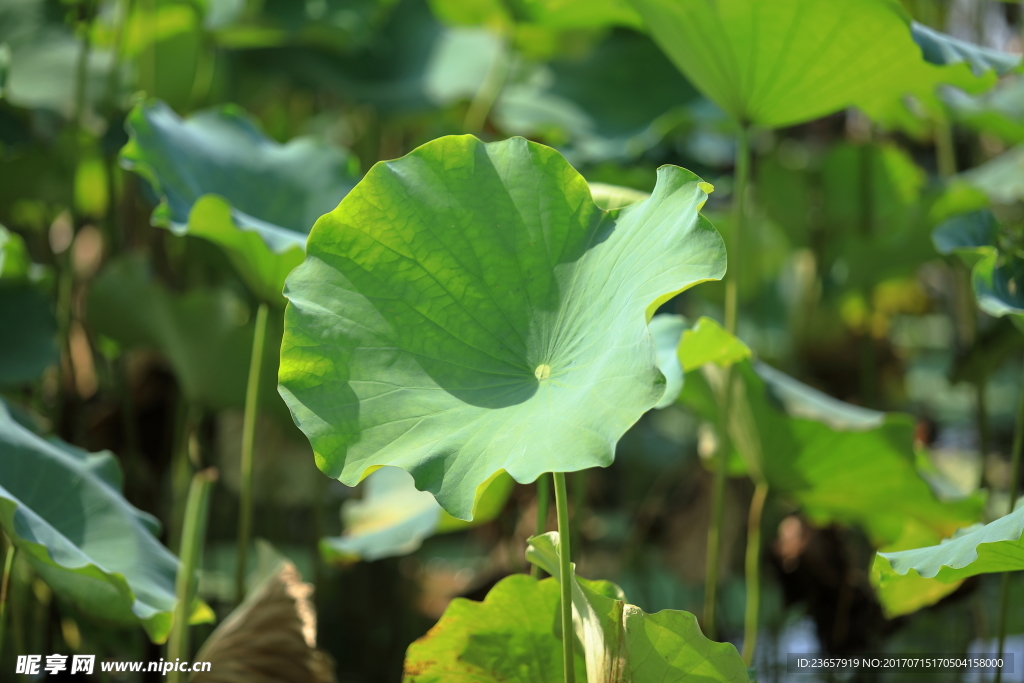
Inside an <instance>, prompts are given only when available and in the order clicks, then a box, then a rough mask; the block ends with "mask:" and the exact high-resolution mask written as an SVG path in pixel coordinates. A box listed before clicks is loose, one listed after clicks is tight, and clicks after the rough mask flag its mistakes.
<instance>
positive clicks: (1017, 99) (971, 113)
mask: <svg viewBox="0 0 1024 683" xmlns="http://www.w3.org/2000/svg"><path fill="white" fill-rule="evenodd" d="M942 100H943V102H944V103H945V105H946V107H947V108H948V109H949V111H950V113H951V115H952V117H953V120H955V121H956V122H957V123H959V124H962V125H964V126H967V127H968V128H972V129H974V130H976V131H979V132H982V133H988V134H989V135H994V136H996V137H997V138H999V139H1000V140H1002V141H1004V142H1007V143H1010V144H1014V145H1015V144H1018V143H1021V142H1024V78H1020V77H1017V78H1009V79H1006V80H1004V81H1003V82H1001V83H1000V84H999V85H998V86H996V87H995V88H993V89H992V90H991V91H989V92H986V93H982V94H980V95H968V94H967V93H965V92H963V91H960V90H957V89H955V88H944V89H943V90H942Z"/></svg>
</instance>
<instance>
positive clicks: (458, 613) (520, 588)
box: [403, 574, 585, 683]
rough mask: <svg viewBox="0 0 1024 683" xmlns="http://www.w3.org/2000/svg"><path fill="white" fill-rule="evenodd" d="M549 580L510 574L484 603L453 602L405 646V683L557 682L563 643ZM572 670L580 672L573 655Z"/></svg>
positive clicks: (554, 592)
mask: <svg viewBox="0 0 1024 683" xmlns="http://www.w3.org/2000/svg"><path fill="white" fill-rule="evenodd" d="M558 604H559V592H558V582H556V581H555V580H554V579H545V580H543V581H539V582H538V581H537V580H536V579H533V578H531V577H530V576H527V575H525V574H513V575H512V576H509V577H507V578H504V579H502V580H501V581H499V582H498V583H497V584H496V585H495V586H494V588H492V589H491V591H490V592H489V593H488V594H487V597H486V598H484V601H483V602H473V601H472V600H466V599H465V598H455V599H454V600H452V601H451V603H450V604H449V605H448V608H447V609H446V610H445V612H444V615H443V616H442V617H441V620H440V621H438V622H437V624H436V625H435V626H434V627H433V628H432V629H430V631H428V632H427V634H426V635H425V636H423V637H422V638H420V639H419V640H417V641H416V642H414V643H413V644H412V645H410V646H409V650H408V651H407V652H406V655H405V676H404V678H403V680H404V681H405V683H450V682H460V683H461V682H465V683H471V682H472V683H490V682H492V681H494V682H495V683H496V682H498V681H500V682H502V683H560V682H561V681H562V644H561V639H560V636H559V633H560V624H559V612H558ZM576 670H577V671H584V670H585V669H584V665H583V659H582V658H581V657H580V656H579V655H577V657H576Z"/></svg>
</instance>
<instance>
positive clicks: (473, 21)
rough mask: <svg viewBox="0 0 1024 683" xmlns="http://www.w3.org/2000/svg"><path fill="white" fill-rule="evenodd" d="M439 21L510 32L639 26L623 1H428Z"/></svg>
mask: <svg viewBox="0 0 1024 683" xmlns="http://www.w3.org/2000/svg"><path fill="white" fill-rule="evenodd" d="M430 6H431V9H433V10H434V13H435V14H436V15H437V16H438V17H440V18H441V20H442V21H445V22H448V23H451V24H456V25H471V26H480V25H483V26H489V27H491V28H494V29H499V30H506V31H507V30H510V29H511V27H512V26H514V25H516V24H528V25H534V26H537V27H544V28H549V29H585V28H603V27H606V26H633V27H639V26H640V17H639V15H638V14H637V13H636V10H634V9H633V8H632V7H630V5H629V2H627V0H515V1H514V2H502V1H501V0H431V3H430Z"/></svg>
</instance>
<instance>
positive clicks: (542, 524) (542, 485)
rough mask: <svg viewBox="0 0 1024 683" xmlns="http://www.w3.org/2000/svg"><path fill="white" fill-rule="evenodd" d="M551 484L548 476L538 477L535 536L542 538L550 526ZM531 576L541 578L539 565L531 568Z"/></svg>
mask: <svg viewBox="0 0 1024 683" xmlns="http://www.w3.org/2000/svg"><path fill="white" fill-rule="evenodd" d="M549 489H550V483H549V480H548V475H546V474H542V475H540V476H539V477H537V525H536V529H535V532H534V535H535V536H540V535H541V534H543V533H544V531H545V530H547V526H548V498H549V497H550V495H551V493H550V490H549ZM530 576H532V577H533V578H535V579H539V578H540V567H538V566H537V565H535V564H534V565H531V566H530Z"/></svg>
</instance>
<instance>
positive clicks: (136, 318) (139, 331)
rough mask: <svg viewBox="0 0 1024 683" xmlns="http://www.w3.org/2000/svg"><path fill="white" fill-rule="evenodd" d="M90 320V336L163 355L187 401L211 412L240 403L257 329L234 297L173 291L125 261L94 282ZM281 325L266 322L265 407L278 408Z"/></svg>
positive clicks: (136, 262)
mask: <svg viewBox="0 0 1024 683" xmlns="http://www.w3.org/2000/svg"><path fill="white" fill-rule="evenodd" d="M87 317H88V320H89V323H90V325H91V327H92V330H93V331H94V332H96V333H97V334H102V335H104V336H106V337H109V338H111V339H113V340H115V341H116V342H118V343H119V344H120V345H121V346H122V347H124V348H146V349H152V350H156V351H160V352H161V353H163V354H164V355H165V356H166V357H167V360H168V361H169V362H170V364H171V367H173V369H174V373H175V375H176V376H177V378H178V381H179V382H180V383H181V387H182V390H183V391H184V392H185V395H186V396H187V397H188V399H189V401H190V402H193V403H194V404H196V405H199V406H203V407H205V408H208V409H211V410H219V409H222V408H228V407H241V406H243V405H244V404H245V387H246V380H247V378H248V373H249V356H250V354H251V353H252V337H253V331H254V327H255V324H254V322H253V320H252V319H251V316H250V313H249V310H248V306H247V305H246V303H245V302H244V301H242V300H241V299H239V297H238V296H237V295H235V294H233V293H231V292H229V291H227V290H223V289H194V290H190V291H187V292H185V293H182V294H176V293H172V292H170V291H168V289H167V288H166V287H164V286H163V285H161V284H160V283H159V282H157V281H155V280H154V279H153V277H152V275H151V274H150V272H149V269H148V267H147V265H146V263H145V262H144V261H141V260H139V259H136V258H124V259H121V260H116V261H112V262H111V263H109V264H108V265H107V266H106V268H104V270H103V272H102V273H100V275H99V277H98V278H97V279H96V280H95V281H94V282H93V285H92V287H91V289H90V293H89V299H88V315H87ZM279 320H280V319H279V318H278V317H277V316H270V317H269V318H268V322H267V341H266V344H265V349H266V350H265V352H264V358H263V363H264V365H263V370H262V372H261V381H262V382H263V383H264V385H263V387H262V388H261V390H260V394H261V396H262V397H263V400H264V405H265V406H267V405H280V402H279V401H277V400H276V398H275V396H274V387H275V386H276V378H275V375H276V372H275V371H276V368H277V343H278V340H279V339H280V335H281V328H280V322H279Z"/></svg>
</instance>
